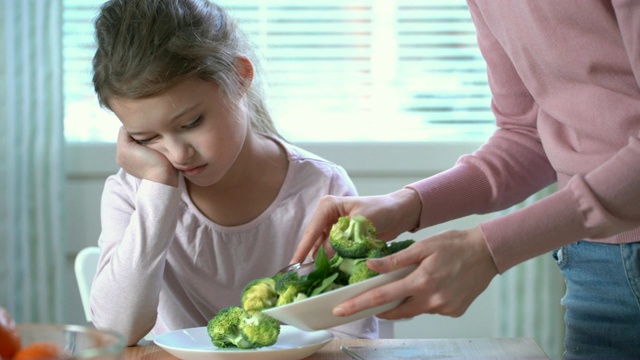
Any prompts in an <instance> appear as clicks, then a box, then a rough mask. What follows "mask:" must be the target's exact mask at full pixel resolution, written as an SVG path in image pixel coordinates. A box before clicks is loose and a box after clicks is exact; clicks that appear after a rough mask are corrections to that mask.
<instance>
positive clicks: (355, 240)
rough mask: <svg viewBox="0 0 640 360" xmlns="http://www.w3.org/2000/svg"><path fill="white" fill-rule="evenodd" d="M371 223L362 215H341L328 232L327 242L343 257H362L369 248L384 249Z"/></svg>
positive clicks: (383, 243)
mask: <svg viewBox="0 0 640 360" xmlns="http://www.w3.org/2000/svg"><path fill="white" fill-rule="evenodd" d="M376 236H377V234H376V228H375V227H374V226H373V223H372V222H371V221H370V220H369V219H367V218H366V217H364V216H362V215H354V216H351V217H349V216H342V217H340V218H338V221H337V222H336V223H335V224H333V226H332V227H331V231H330V232H329V243H330V244H331V246H333V249H334V250H335V251H336V253H338V254H339V255H340V256H342V257H344V258H353V259H357V258H364V257H366V256H367V254H368V253H369V251H371V250H382V249H385V248H386V246H387V244H386V243H385V242H384V241H382V240H379V239H378V238H377V237H376Z"/></svg>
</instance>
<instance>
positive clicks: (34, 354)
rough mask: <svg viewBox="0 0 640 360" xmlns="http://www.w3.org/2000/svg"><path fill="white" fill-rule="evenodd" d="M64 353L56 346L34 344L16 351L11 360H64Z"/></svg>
mask: <svg viewBox="0 0 640 360" xmlns="http://www.w3.org/2000/svg"><path fill="white" fill-rule="evenodd" d="M64 357H65V356H64V351H62V349H61V348H60V346H58V344H54V343H50V342H34V343H31V344H29V345H27V346H25V347H23V348H22V349H20V350H18V352H17V353H16V355H15V356H14V357H13V360H35V359H41V360H44V359H47V360H50V359H64Z"/></svg>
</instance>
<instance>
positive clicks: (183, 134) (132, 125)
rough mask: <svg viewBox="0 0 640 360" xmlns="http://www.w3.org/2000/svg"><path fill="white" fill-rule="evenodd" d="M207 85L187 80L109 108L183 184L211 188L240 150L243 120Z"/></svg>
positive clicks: (246, 123) (245, 123)
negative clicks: (166, 162)
mask: <svg viewBox="0 0 640 360" xmlns="http://www.w3.org/2000/svg"><path fill="white" fill-rule="evenodd" d="M226 99H227V98H226V96H225V95H224V94H223V93H222V92H221V91H220V88H219V86H218V85H217V84H216V83H214V82H212V81H204V80H201V79H198V78H191V79H188V80H185V81H183V82H180V83H178V84H177V85H175V86H173V87H171V88H169V89H168V90H167V91H165V92H163V93H161V94H158V95H153V96H149V97H145V98H141V99H118V100H116V101H113V102H112V103H111V104H110V105H111V108H112V109H113V111H114V112H115V114H116V115H117V116H118V118H119V119H120V121H122V124H123V125H124V128H125V129H126V130H127V132H128V133H129V135H130V136H131V138H133V139H134V140H135V141H137V142H138V143H139V144H141V145H143V146H146V147H148V148H150V149H153V150H155V151H158V152H159V153H161V154H162V155H164V156H165V157H166V158H167V159H168V160H169V161H170V162H171V164H172V165H173V167H174V168H176V169H177V170H178V171H181V172H182V173H183V174H184V175H185V177H186V178H187V180H189V181H190V182H192V183H193V184H195V185H198V186H210V185H213V184H216V183H217V182H218V181H220V179H222V178H223V177H224V175H225V174H227V172H228V171H229V169H230V168H231V167H232V165H233V164H234V163H235V161H236V159H237V158H238V155H239V154H240V151H241V150H242V148H243V146H244V143H245V140H246V137H247V132H248V129H249V120H248V117H247V115H246V113H245V112H244V111H234V110H233V108H232V107H231V106H230V104H229V103H228V101H227V100H226Z"/></svg>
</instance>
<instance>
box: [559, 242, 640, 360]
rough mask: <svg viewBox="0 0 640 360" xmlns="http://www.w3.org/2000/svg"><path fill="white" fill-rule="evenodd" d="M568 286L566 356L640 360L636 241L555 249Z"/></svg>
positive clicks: (639, 253) (639, 258) (638, 249)
mask: <svg viewBox="0 0 640 360" xmlns="http://www.w3.org/2000/svg"><path fill="white" fill-rule="evenodd" d="M553 257H554V258H555V259H556V262H557V263H558V266H559V267H560V271H561V272H562V275H563V276H564V279H565V282H566V285H567V290H566V294H565V296H564V297H563V298H562V305H563V306H564V308H565V316H564V320H565V326H566V333H565V358H566V359H584V358H593V359H640V243H630V244H602V243H594V242H587V241H579V242H577V243H574V244H570V245H567V246H565V247H562V248H560V249H558V250H556V251H554V252H553Z"/></svg>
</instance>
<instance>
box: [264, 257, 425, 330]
mask: <svg viewBox="0 0 640 360" xmlns="http://www.w3.org/2000/svg"><path fill="white" fill-rule="evenodd" d="M415 268H416V265H412V266H408V267H406V268H402V269H398V270H396V271H392V272H390V273H386V274H380V275H378V276H376V277H374V278H371V279H369V280H365V281H361V282H359V283H356V284H353V285H349V286H345V287H342V288H339V289H336V290H331V291H328V292H326V293H323V294H320V295H316V296H312V297H310V298H307V299H304V300H300V301H297V302H294V303H291V304H287V305H283V306H278V307H273V308H270V309H267V310H263V311H262V312H263V313H265V314H267V315H269V316H271V317H272V318H275V319H277V320H280V321H281V322H283V323H285V324H288V325H293V326H295V327H297V328H298V329H302V330H306V331H315V330H324V329H328V328H332V327H334V326H338V325H343V324H346V323H349V322H352V321H356V320H360V319H364V318H366V317H369V316H373V315H376V314H380V313H382V312H385V311H387V310H391V309H393V308H394V307H396V306H398V305H399V304H400V303H401V302H402V300H399V301H394V302H390V303H388V304H384V305H381V306H378V307H375V308H371V309H368V310H364V311H361V312H359V313H355V314H352V315H350V316H343V317H338V316H335V315H333V308H334V307H336V306H337V305H339V304H341V303H343V302H344V301H345V300H348V299H350V298H352V297H354V296H356V295H358V294H361V293H363V292H365V291H367V290H370V289H373V288H375V287H378V286H381V285H384V284H387V283H390V282H392V281H395V280H399V279H401V278H403V277H405V276H407V275H408V274H409V273H410V272H412V271H413V270H414V269H415Z"/></svg>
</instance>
